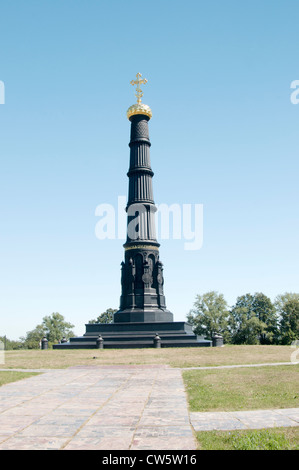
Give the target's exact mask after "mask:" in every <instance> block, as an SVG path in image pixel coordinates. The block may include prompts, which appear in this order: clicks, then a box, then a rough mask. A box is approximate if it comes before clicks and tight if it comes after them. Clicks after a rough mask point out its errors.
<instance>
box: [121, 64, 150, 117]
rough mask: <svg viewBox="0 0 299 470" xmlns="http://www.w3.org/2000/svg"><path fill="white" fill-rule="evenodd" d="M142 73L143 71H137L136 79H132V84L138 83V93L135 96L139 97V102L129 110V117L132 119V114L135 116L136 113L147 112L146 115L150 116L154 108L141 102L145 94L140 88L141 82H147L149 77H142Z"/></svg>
mask: <svg viewBox="0 0 299 470" xmlns="http://www.w3.org/2000/svg"><path fill="white" fill-rule="evenodd" d="M141 77H142V75H141V73H139V72H138V73H137V75H136V80H131V82H130V83H131V85H133V86H135V85H136V93H135V96H136V98H137V103H135V104H133V105H132V106H130V107H129V109H128V111H127V117H128V119H130V117H131V116H134V115H135V114H145V116H148V117H149V118H151V117H152V110H151V108H150V107H149V106H148V105H147V104H144V103H141V98H142V96H143V91H142V90H141V88H140V85H141V84H144V85H145V84H146V83H147V79H146V78H141Z"/></svg>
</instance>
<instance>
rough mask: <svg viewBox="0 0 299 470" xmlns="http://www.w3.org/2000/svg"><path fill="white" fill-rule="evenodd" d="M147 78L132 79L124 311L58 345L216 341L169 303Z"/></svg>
mask: <svg viewBox="0 0 299 470" xmlns="http://www.w3.org/2000/svg"><path fill="white" fill-rule="evenodd" d="M146 83H147V80H146V79H144V78H142V76H141V74H140V73H138V74H137V75H136V80H132V81H131V84H132V85H134V86H136V93H135V96H136V98H137V103H135V104H133V105H132V106H130V107H129V109H128V111H127V117H128V119H129V121H130V123H131V136H130V143H129V147H130V164H129V171H128V173H127V176H128V178H129V191H128V201H127V207H126V211H127V239H126V243H125V244H124V261H122V263H121V297H120V307H119V310H118V311H117V312H116V313H115V314H114V319H113V323H107V324H103V323H96V324H86V325H85V326H86V332H85V334H84V335H83V336H82V337H79V338H70V340H69V342H65V343H61V344H58V345H54V346H53V347H54V349H58V348H64V349H65V348H73V349H75V348H97V347H104V348H142V347H183V346H185V347H186V346H187V347H198V346H200V347H202V346H211V342H210V341H206V340H204V339H199V338H198V337H197V336H196V335H195V334H194V333H193V330H192V326H191V325H190V324H188V323H185V322H175V321H174V320H173V314H172V313H171V312H170V311H169V310H168V309H167V308H166V301H165V296H164V276H163V264H162V262H161V261H160V256H159V247H160V244H159V243H158V241H157V239H156V230H155V212H156V210H157V209H156V206H155V202H154V197H153V188H152V178H153V176H154V173H153V171H152V168H151V162H150V147H151V142H150V139H149V127H148V123H149V120H150V119H151V117H152V111H151V109H150V107H149V106H148V105H146V104H144V103H142V101H141V98H142V96H143V92H142V90H141V85H143V84H146ZM99 338H100V339H99ZM99 345H101V346H99Z"/></svg>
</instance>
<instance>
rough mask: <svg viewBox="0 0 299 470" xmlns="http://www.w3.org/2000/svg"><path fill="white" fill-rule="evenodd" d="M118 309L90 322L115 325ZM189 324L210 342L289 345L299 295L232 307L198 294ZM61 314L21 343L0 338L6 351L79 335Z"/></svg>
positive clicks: (297, 328) (245, 298) (248, 298)
mask: <svg viewBox="0 0 299 470" xmlns="http://www.w3.org/2000/svg"><path fill="white" fill-rule="evenodd" d="M116 311H117V310H116V309H113V308H108V309H107V310H106V311H105V312H103V313H101V314H100V315H99V316H98V317H97V318H96V319H93V320H89V323H112V322H113V314H114V313H115V312H116ZM187 321H188V323H190V324H191V325H192V326H193V330H194V332H195V333H196V334H197V335H199V336H203V337H204V338H206V339H209V340H211V339H212V338H213V336H215V335H221V336H222V337H223V340H224V342H225V343H227V344H281V345H290V344H291V343H292V342H293V341H296V340H299V294H296V293H291V292H286V293H285V294H282V295H278V296H277V297H276V298H275V300H274V302H272V301H271V299H270V298H269V297H267V296H266V295H265V294H263V293H261V292H256V293H255V294H245V295H242V296H240V297H238V298H237V300H236V303H235V304H234V305H233V306H232V307H229V306H228V303H227V301H226V300H225V298H224V296H223V294H221V293H218V292H216V291H210V292H206V293H204V294H202V295H197V296H196V299H195V302H194V306H193V309H191V310H190V312H189V313H188V314H187ZM72 328H74V325H72V324H71V323H69V322H67V321H66V320H65V318H64V317H63V315H61V314H60V313H58V312H55V313H52V315H49V316H45V317H44V318H43V319H42V322H41V323H40V324H38V325H37V326H36V327H35V328H34V329H33V330H31V331H28V332H27V333H26V336H24V337H21V338H20V340H19V341H12V340H9V339H8V338H6V337H4V336H0V341H2V342H3V343H5V348H6V349H20V348H22V349H38V348H40V342H41V340H42V338H43V337H46V338H47V340H48V342H49V346H50V347H51V345H53V344H58V343H59V342H60V341H61V339H62V338H63V337H65V338H66V339H69V338H71V337H74V336H76V335H75V333H74V332H73V330H72Z"/></svg>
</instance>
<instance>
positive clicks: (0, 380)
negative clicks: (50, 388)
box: [0, 371, 38, 387]
mask: <svg viewBox="0 0 299 470" xmlns="http://www.w3.org/2000/svg"><path fill="white" fill-rule="evenodd" d="M32 375H38V373H37V372H16V371H1V372H0V387H1V385H4V384H7V383H10V382H16V381H17V380H22V379H26V378H27V377H31V376H32Z"/></svg>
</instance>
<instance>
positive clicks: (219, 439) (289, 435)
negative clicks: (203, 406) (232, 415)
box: [196, 426, 299, 450]
mask: <svg viewBox="0 0 299 470" xmlns="http://www.w3.org/2000/svg"><path fill="white" fill-rule="evenodd" d="M196 437H197V440H198V448H199V449H201V450H299V426H297V427H294V428H293V427H290V428H274V429H262V430H249V431H230V432H229V431H225V432H224V431H209V432H198V433H197V434H196Z"/></svg>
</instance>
